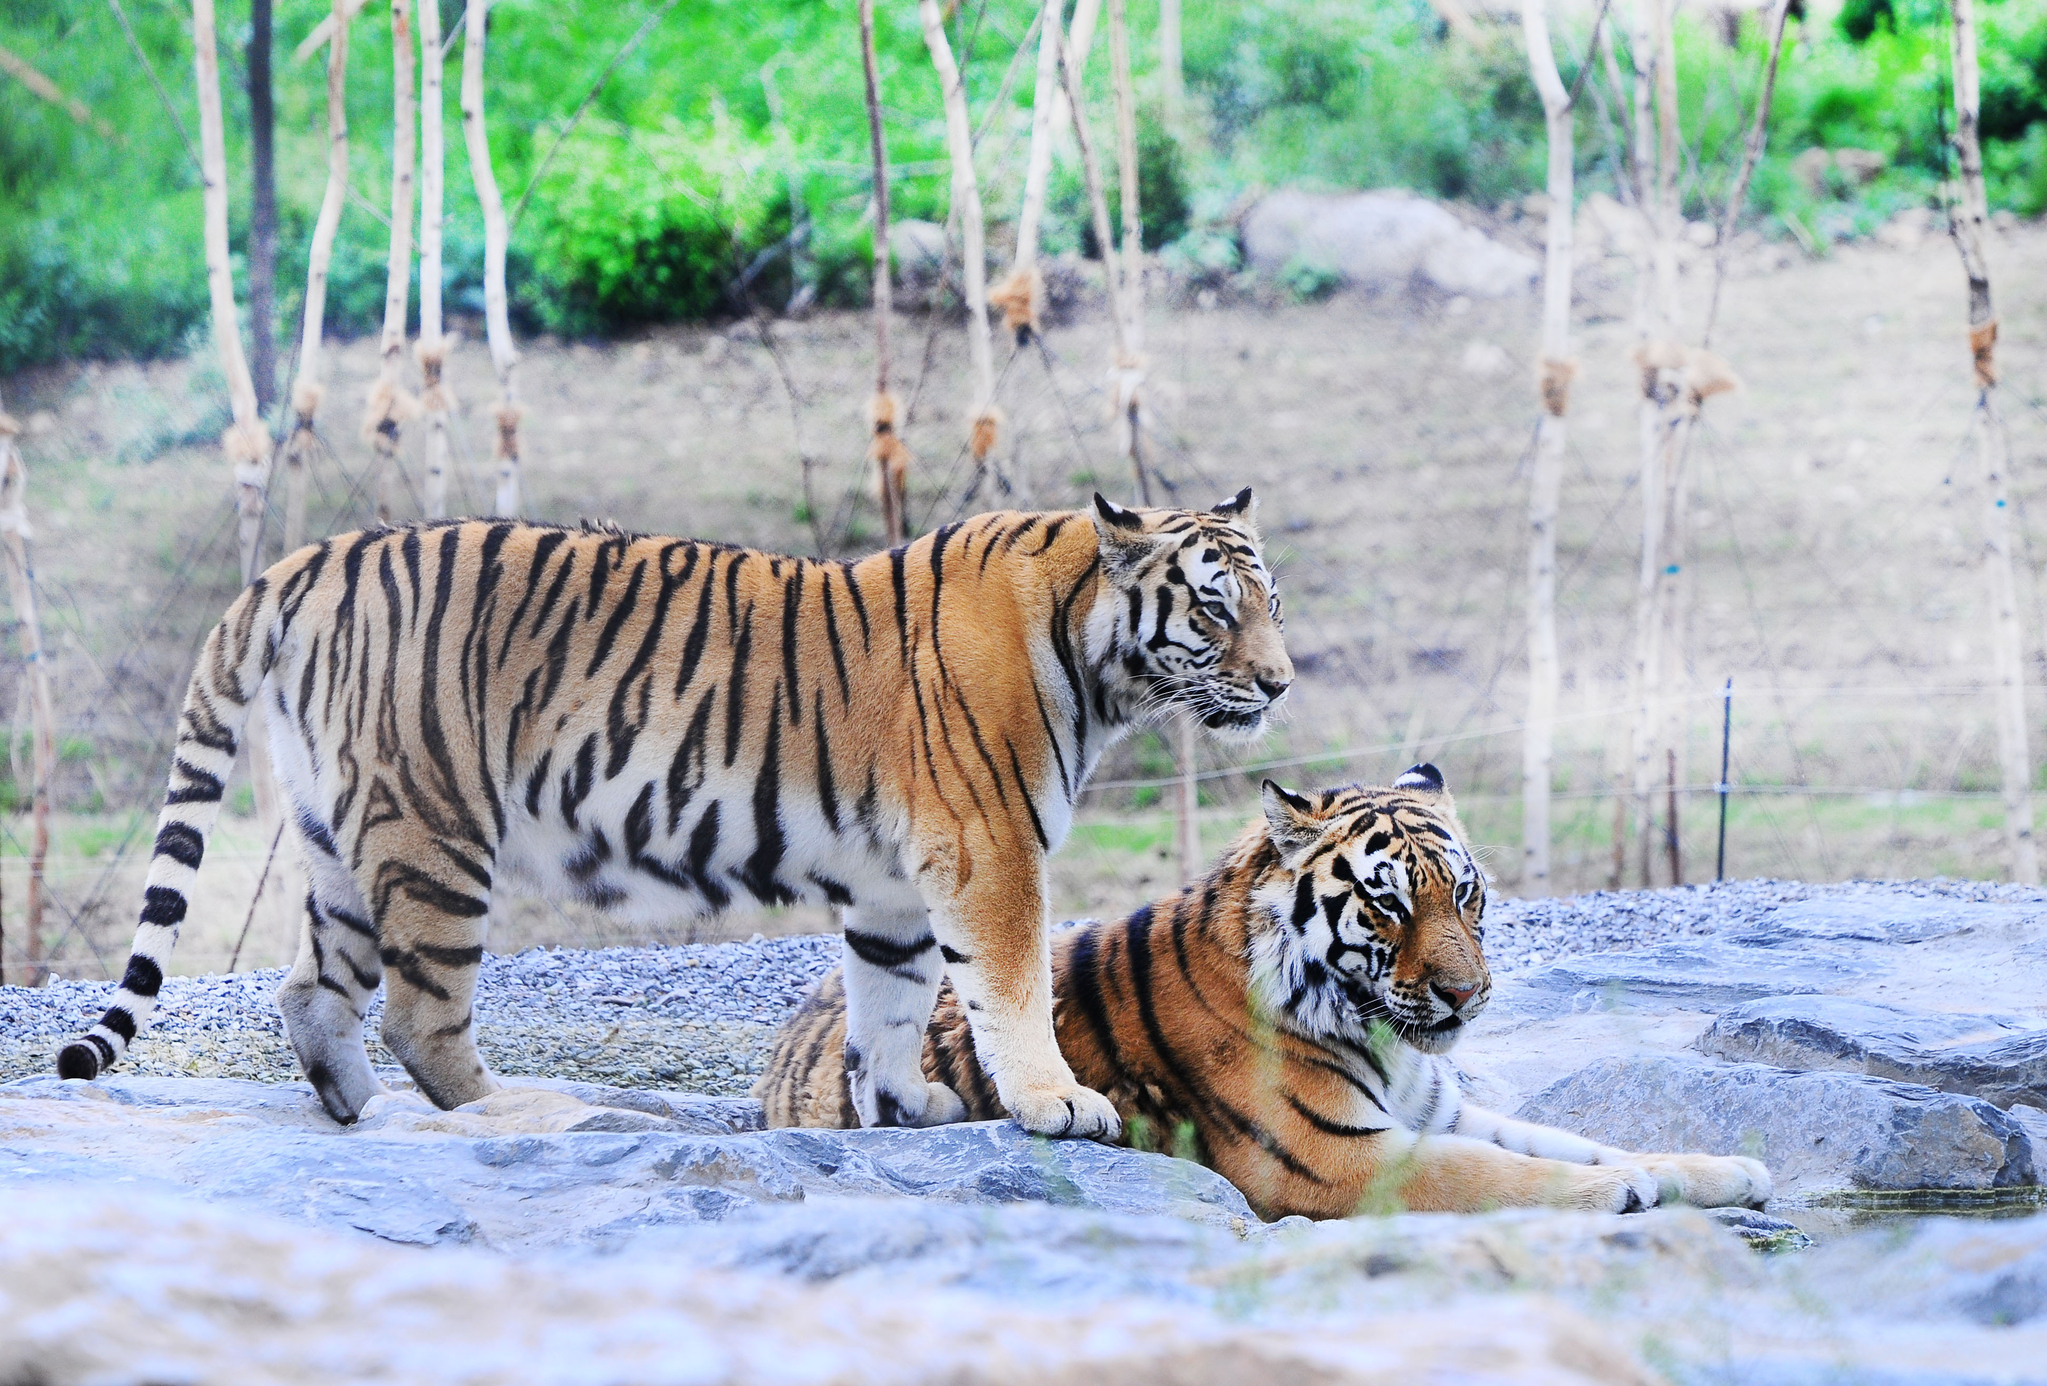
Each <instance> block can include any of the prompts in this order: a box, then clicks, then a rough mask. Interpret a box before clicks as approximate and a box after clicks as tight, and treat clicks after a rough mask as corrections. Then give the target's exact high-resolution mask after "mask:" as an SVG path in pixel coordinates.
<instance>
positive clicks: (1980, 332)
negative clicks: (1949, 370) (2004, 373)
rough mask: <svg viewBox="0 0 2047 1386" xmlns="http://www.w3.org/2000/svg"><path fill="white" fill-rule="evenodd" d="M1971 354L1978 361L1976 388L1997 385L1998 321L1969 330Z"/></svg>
mask: <svg viewBox="0 0 2047 1386" xmlns="http://www.w3.org/2000/svg"><path fill="white" fill-rule="evenodd" d="M1969 354H1970V355H1971V356H1973V357H1975V359H1976V388H1977V389H1979V390H1987V389H1989V388H1990V387H1991V386H1993V385H1995V384H1996V383H1997V319H1996V318H1992V319H1991V320H1990V321H1989V322H1986V323H1983V324H1981V325H1979V326H1976V327H1972V328H1970V329H1969Z"/></svg>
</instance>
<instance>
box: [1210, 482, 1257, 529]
mask: <svg viewBox="0 0 2047 1386" xmlns="http://www.w3.org/2000/svg"><path fill="white" fill-rule="evenodd" d="M1208 513H1209V514H1211V515H1220V516H1222V517H1223V518H1224V519H1225V520H1235V521H1237V523H1239V524H1241V525H1243V526H1244V527H1245V528H1246V529H1250V528H1251V527H1252V526H1253V525H1254V524H1255V523H1256V522H1257V519H1258V498H1257V497H1256V496H1253V495H1252V494H1251V488H1250V487H1248V486H1246V487H1245V488H1244V489H1243V490H1241V491H1239V492H1237V494H1236V495H1234V496H1231V497H1230V498H1229V499H1228V500H1222V501H1217V502H1216V503H1215V504H1214V505H1211V506H1210V507H1208Z"/></svg>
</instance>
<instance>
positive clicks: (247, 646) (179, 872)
mask: <svg viewBox="0 0 2047 1386" xmlns="http://www.w3.org/2000/svg"><path fill="white" fill-rule="evenodd" d="M300 566H301V565H299V564H293V563H292V561H291V560H289V559H287V560H286V561H285V562H284V563H280V564H279V565H278V566H277V568H274V569H272V570H271V571H270V572H269V573H266V574H265V575H264V576H262V577H259V578H257V579H256V580H255V581H254V582H253V583H251V584H249V586H248V587H247V588H245V589H243V592H242V594H241V596H239V597H237V598H236V599H235V602H234V605H232V606H230V607H229V608H228V609H227V614H226V615H225V616H223V617H221V620H220V624H219V625H217V626H215V627H214V628H213V633H212V634H211V635H209V636H207V637H206V644H205V646H204V648H203V649H202V650H201V651H200V655H199V662H198V665H197V666H196V667H195V668H194V669H193V670H192V680H191V682H190V683H189V684H187V685H186V687H185V706H184V710H183V711H182V712H181V713H180V714H179V716H178V740H177V745H176V747H175V748H174V749H173V750H172V752H171V774H170V786H169V788H168V790H167V791H166V792H165V794H164V802H163V812H162V813H161V814H159V815H158V816H157V820H156V848H155V851H154V852H153V853H152V855H151V856H150V859H149V875H148V876H147V878H146V881H145V884H144V887H143V891H142V919H141V922H140V923H139V924H138V925H137V926H136V929H135V945H134V947H133V948H132V949H131V950H130V952H129V954H128V970H127V971H126V972H125V973H124V974H123V975H122V977H121V987H120V990H119V991H117V992H116V993H115V995H114V1000H113V1004H112V1005H110V1006H108V1007H107V1011H106V1014H105V1015H103V1016H101V1017H100V1021H99V1024H97V1025H95V1026H93V1027H92V1028H91V1029H90V1030H88V1031H86V1032H85V1034H84V1035H83V1036H81V1037H80V1038H78V1039H75V1040H73V1041H71V1042H70V1043H69V1044H67V1045H65V1046H64V1047H63V1048H62V1049H61V1050H59V1051H58V1053H57V1075H58V1076H59V1077H61V1078H88V1079H90V1078H97V1077H98V1076H99V1075H100V1074H102V1073H104V1072H105V1071H106V1070H108V1069H109V1068H112V1067H113V1066H114V1065H115V1064H116V1063H118V1062H119V1061H120V1058H121V1056H122V1055H123V1054H125V1053H127V1052H128V1046H129V1044H130V1043H131V1042H132V1041H133V1040H134V1038H135V1032H136V1031H137V1030H139V1029H141V1028H142V1025H143V1024H144V1022H146V1021H147V1020H148V1019H149V1013H150V1012H151V1011H152V1010H154V1009H155V1008H156V994H157V992H158V991H159V990H161V989H162V987H163V978H164V970H165V968H166V967H167V966H168V964H169V963H170V958H171V949H172V948H173V947H174V946H175V945H176V944H177V941H178V926H179V925H180V924H181V923H183V922H184V918H185V910H186V906H187V903H188V901H189V899H190V894H191V889H192V884H193V882H194V881H195V880H196V879H197V877H198V874H199V860H200V858H201V857H203V856H204V855H205V853H206V840H207V838H208V837H210V836H211V835H212V832H213V825H214V821H215V820H216V819H218V818H219V817H220V800H221V794H222V792H223V791H224V790H225V788H226V786H227V777H228V772H229V771H230V770H232V769H233V768H234V763H235V752H236V751H237V750H238V749H239V747H240V745H241V739H242V732H243V729H244V728H245V727H246V726H247V724H248V721H249V710H250V708H251V706H252V705H253V703H254V701H255V698H256V695H257V692H258V690H259V689H260V688H261V687H262V684H263V679H264V676H265V675H266V674H268V673H269V672H270V666H271V665H272V663H274V662H275V660H276V658H277V649H278V641H279V638H280V636H281V634H282V624H283V623H282V621H281V619H280V618H281V615H282V610H281V606H280V603H279V600H278V595H279V592H280V579H284V582H283V587H284V588H285V589H288V588H289V587H290V586H291V584H290V582H289V574H288V571H287V570H288V568H291V567H300Z"/></svg>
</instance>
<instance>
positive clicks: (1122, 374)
mask: <svg viewBox="0 0 2047 1386" xmlns="http://www.w3.org/2000/svg"><path fill="white" fill-rule="evenodd" d="M1124 4H1125V0H1109V64H1110V82H1111V85H1112V86H1113V87H1114V88H1115V95H1116V164H1117V169H1116V172H1117V176H1118V180H1119V182H1120V184H1121V187H1120V189H1119V191H1120V193H1121V201H1122V203H1123V272H1122V279H1123V293H1122V295H1121V302H1120V303H1119V304H1118V308H1119V310H1120V311H1121V312H1122V314H1123V319H1124V326H1123V345H1122V347H1121V349H1120V350H1119V351H1118V352H1117V354H1116V360H1115V362H1114V363H1113V364H1112V365H1111V367H1110V370H1109V379H1110V383H1111V384H1112V386H1113V387H1114V394H1115V410H1116V429H1117V443H1118V445H1119V447H1118V450H1119V451H1120V452H1121V453H1122V454H1123V456H1124V457H1125V458H1126V459H1128V461H1129V463H1130V470H1131V474H1132V475H1133V476H1134V477H1135V478H1136V481H1137V498H1138V500H1140V501H1141V502H1143V503H1144V504H1146V505H1150V504H1151V478H1150V477H1149V476H1147V475H1146V473H1145V469H1144V453H1143V450H1142V449H1143V441H1142V438H1141V436H1140V433H1139V423H1140V418H1141V408H1142V406H1141V404H1140V401H1139V393H1140V391H1141V390H1142V388H1143V386H1144V365H1145V361H1144V225H1143V220H1142V218H1141V217H1140V216H1139V209H1138V205H1137V92H1136V88H1135V85H1134V83H1133V82H1132V79H1131V75H1130V26H1129V24H1128V22H1127V16H1126V15H1125V13H1124ZM1115 258H1116V252H1115V250H1114V249H1113V248H1112V247H1111V246H1110V245H1109V244H1108V243H1107V242H1106V241H1105V242H1103V244H1102V259H1103V260H1104V261H1105V262H1113V261H1114V260H1115Z"/></svg>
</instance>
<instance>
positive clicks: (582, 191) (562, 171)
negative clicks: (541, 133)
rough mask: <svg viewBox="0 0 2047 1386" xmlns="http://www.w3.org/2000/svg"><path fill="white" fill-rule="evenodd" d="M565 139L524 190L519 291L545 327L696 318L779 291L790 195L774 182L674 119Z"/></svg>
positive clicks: (577, 331)
mask: <svg viewBox="0 0 2047 1386" xmlns="http://www.w3.org/2000/svg"><path fill="white" fill-rule="evenodd" d="M573 146H574V147H573V149H572V150H571V151H570V152H569V153H568V154H567V156H566V157H562V158H560V159H558V160H557V161H556V163H555V165H554V168H553V169H551V170H550V171H549V173H548V175H547V177H546V178H545V179H544V180H543V181H542V182H541V184H540V187H539V190H538V193H537V195H536V196H535V198H534V209H535V210H534V221H535V226H534V228H533V230H532V232H531V234H530V237H529V239H528V240H527V242H526V244H527V246H528V248H529V253H530V254H531V256H532V266H533V273H532V275H531V276H530V277H528V278H527V279H525V280H524V281H523V282H522V283H521V284H520V286H519V291H518V292H519V301H520V302H521V303H522V304H523V305H524V306H525V307H526V308H527V309H528V311H530V312H531V313H532V315H533V317H534V318H535V319H536V320H537V321H539V322H540V323H541V324H543V325H544V326H545V327H547V328H548V329H549V330H550V331H554V332H559V333H563V334H569V335H583V334H590V333H597V332H603V331H607V330H612V329H616V328H620V327H631V326H638V325H642V324H646V323H656V322H674V321H679V320H683V319H689V318H701V317H706V316H708V315H710V313H711V312H712V311H713V310H714V309H716V308H718V307H720V306H721V305H722V306H725V307H727V308H728V310H729V309H736V308H739V307H742V306H743V304H744V302H745V301H746V299H747V298H748V297H749V296H751V297H752V298H756V299H762V298H765V299H768V300H770V301H777V302H779V301H786V299H787V298H788V295H789V287H788V264H789V257H788V254H787V249H786V244H784V243H785V242H786V240H787V237H788V233H789V203H788V200H787V197H786V195H784V194H781V193H778V191H777V186H776V184H777V181H778V180H775V179H773V178H770V177H766V176H764V175H763V172H762V171H761V170H760V169H759V168H758V167H753V168H749V167H748V166H747V163H746V161H745V160H743V159H742V158H740V157H737V156H736V155H733V154H730V153H729V152H727V151H721V150H719V149H718V147H717V145H716V144H715V143H714V144H713V145H712V147H711V148H710V149H709V150H706V149H704V148H702V147H700V146H698V145H696V144H694V143H693V142H692V141H691V140H690V139H689V138H688V137H687V136H685V135H684V134H683V133H682V132H681V131H680V130H677V129H673V128H670V129H665V130H661V131H656V132H650V133H640V132H632V133H630V134H609V133H603V132H593V133H591V134H589V135H579V136H578V137H577V138H576V139H575V140H574V141H573ZM720 153H726V155H727V156H726V157H724V158H719V157H717V156H718V155H719V154H720ZM778 245H780V246H781V247H782V248H781V250H780V251H779V253H778V252H777V250H776V249H775V247H776V246H778ZM770 270H778V271H779V272H778V273H773V274H770V272H769V271H770Z"/></svg>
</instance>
